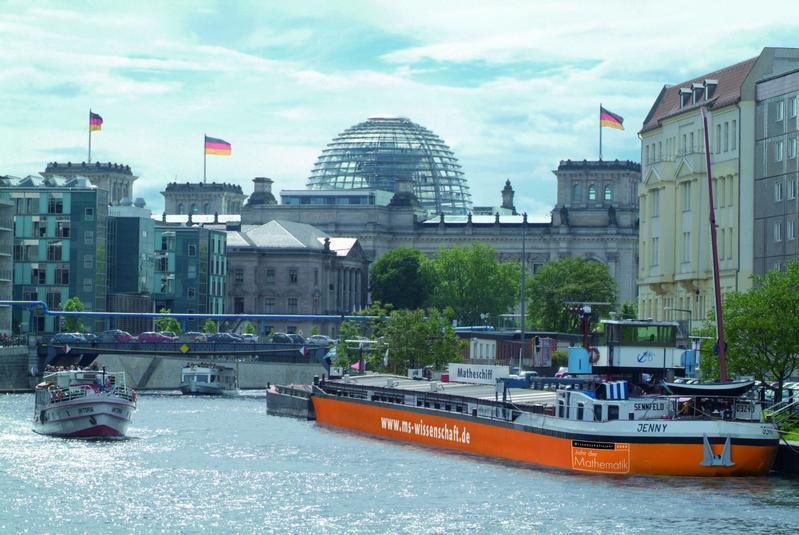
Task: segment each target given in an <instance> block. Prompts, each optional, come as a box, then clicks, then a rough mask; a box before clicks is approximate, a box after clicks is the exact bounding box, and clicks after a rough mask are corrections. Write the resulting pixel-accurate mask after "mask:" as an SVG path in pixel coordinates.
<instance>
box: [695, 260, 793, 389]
mask: <svg viewBox="0 0 799 535" xmlns="http://www.w3.org/2000/svg"><path fill="white" fill-rule="evenodd" d="M722 311H723V313H724V337H725V338H726V344H727V345H726V347H727V352H726V355H727V363H728V368H729V370H730V372H731V373H733V374H739V375H751V376H753V377H754V378H755V379H757V380H759V381H761V382H763V383H764V384H766V385H767V386H768V384H769V383H770V382H772V381H774V382H776V383H777V385H776V386H774V387H771V386H769V388H772V389H773V390H774V392H775V397H774V399H775V400H776V401H780V399H781V392H782V385H783V383H784V382H785V380H786V379H787V378H788V377H790V376H791V374H792V373H793V372H794V370H796V369H797V367H799V337H797V336H796V333H797V332H799V263H797V262H790V263H788V265H787V266H786V270H785V271H784V272H780V271H769V272H768V273H767V274H766V275H764V276H762V277H755V285H754V287H753V288H752V289H751V290H748V291H746V292H729V293H727V294H725V295H724V302H723V304H722ZM709 327H710V328H709V331H710V333H712V337H713V338H716V334H715V328H714V327H713V326H712V325H709ZM707 361H708V357H706V358H705V359H704V361H703V365H702V370H703V372H706V371H707V369H706V364H705V363H707ZM712 361H715V363H717V362H718V357H716V355H715V354H713V357H712ZM708 364H709V363H708ZM707 368H710V369H711V370H714V369H715V370H717V364H716V365H715V366H713V365H712V364H709V365H707Z"/></svg>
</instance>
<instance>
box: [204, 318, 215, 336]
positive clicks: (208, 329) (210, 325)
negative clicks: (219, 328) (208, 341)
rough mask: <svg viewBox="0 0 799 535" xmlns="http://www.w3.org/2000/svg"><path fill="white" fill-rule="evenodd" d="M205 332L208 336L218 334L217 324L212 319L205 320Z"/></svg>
mask: <svg viewBox="0 0 799 535" xmlns="http://www.w3.org/2000/svg"><path fill="white" fill-rule="evenodd" d="M203 332H204V333H208V334H214V333H216V322H215V321H214V320H212V319H211V318H208V319H207V320H205V323H203Z"/></svg>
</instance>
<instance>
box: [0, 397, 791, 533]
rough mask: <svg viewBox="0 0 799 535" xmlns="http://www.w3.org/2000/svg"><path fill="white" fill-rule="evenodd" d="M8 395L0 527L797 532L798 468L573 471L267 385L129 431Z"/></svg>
mask: <svg viewBox="0 0 799 535" xmlns="http://www.w3.org/2000/svg"><path fill="white" fill-rule="evenodd" d="M32 410H33V396H32V395H30V394H16V395H2V396H0V477H1V478H2V479H0V533H3V534H5V533H20V532H26V533H45V532H47V533H89V532H91V533H109V532H115V533H120V532H122V533H126V532H135V533H222V532H225V533H236V532H238V533H298V534H317V533H414V534H416V533H487V534H494V533H596V534H603V535H605V534H614V535H616V534H622V533H646V534H649V533H671V534H674V533H769V534H779V533H785V534H795V533H797V532H799V479H797V478H788V477H778V476H772V477H764V478H754V479H687V478H648V477H608V476H597V475H579V474H571V473H564V472H557V471H551V470H541V469H535V468H529V467H519V466H514V465H510V464H506V463H499V462H492V461H487V460H484V459H479V458H475V457H470V456H465V455H461V454H455V453H444V452H438V451H432V450H427V449H423V448H421V447H417V446H411V445H404V444H398V443H393V442H388V441H384V440H378V439H373V438H368V437H364V436H360V435H355V434H351V433H348V432H343V431H336V430H331V429H326V428H323V427H320V426H317V425H316V424H314V423H313V422H305V421H298V420H293V419H289V418H278V417H273V416H267V415H266V411H265V400H264V397H263V396H255V395H243V396H241V397H238V398H217V399H212V398H192V397H182V396H179V395H173V394H172V393H162V394H149V395H147V394H145V395H141V396H139V410H138V412H137V413H136V415H135V419H134V422H133V426H132V427H131V429H130V435H131V436H132V437H134V438H132V439H130V440H125V441H113V442H89V441H81V440H63V439H55V438H49V437H44V436H39V435H36V434H35V433H33V432H32V431H31V425H30V416H31V413H32Z"/></svg>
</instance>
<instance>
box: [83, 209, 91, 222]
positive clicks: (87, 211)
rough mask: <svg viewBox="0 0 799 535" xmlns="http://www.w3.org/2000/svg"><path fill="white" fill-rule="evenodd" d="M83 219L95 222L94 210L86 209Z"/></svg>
mask: <svg viewBox="0 0 799 535" xmlns="http://www.w3.org/2000/svg"><path fill="white" fill-rule="evenodd" d="M83 219H84V220H85V221H94V208H91V207H89V208H86V211H85V212H84V217H83Z"/></svg>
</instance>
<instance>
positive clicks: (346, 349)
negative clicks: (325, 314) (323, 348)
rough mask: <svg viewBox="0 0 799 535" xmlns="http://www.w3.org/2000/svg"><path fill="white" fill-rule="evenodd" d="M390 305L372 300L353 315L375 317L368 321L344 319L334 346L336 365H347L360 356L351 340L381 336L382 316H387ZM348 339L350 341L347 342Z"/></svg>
mask: <svg viewBox="0 0 799 535" xmlns="http://www.w3.org/2000/svg"><path fill="white" fill-rule="evenodd" d="M390 310H391V306H390V305H388V306H385V307H384V306H383V304H382V303H380V302H379V301H374V302H373V303H372V304H371V305H369V306H368V307H366V308H364V309H361V310H359V311H357V312H355V314H354V315H355V316H375V317H376V318H377V319H371V320H368V321H345V322H343V323H342V324H341V328H340V329H339V338H338V345H337V346H336V361H335V365H336V366H344V367H346V366H349V365H350V364H353V363H354V362H357V361H358V360H359V358H360V352H359V349H358V344H357V343H354V342H353V340H359V339H364V340H376V339H377V338H378V337H380V336H382V329H383V323H384V322H383V318H385V317H386V316H388V314H389V311H390ZM347 340H350V343H347Z"/></svg>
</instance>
